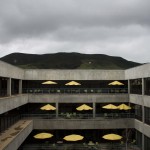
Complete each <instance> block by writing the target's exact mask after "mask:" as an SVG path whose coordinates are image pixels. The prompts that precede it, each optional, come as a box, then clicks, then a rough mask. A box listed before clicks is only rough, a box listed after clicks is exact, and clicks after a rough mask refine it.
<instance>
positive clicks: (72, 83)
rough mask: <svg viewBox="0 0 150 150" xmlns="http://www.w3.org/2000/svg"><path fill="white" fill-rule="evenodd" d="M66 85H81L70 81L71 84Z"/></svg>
mask: <svg viewBox="0 0 150 150" xmlns="http://www.w3.org/2000/svg"><path fill="white" fill-rule="evenodd" d="M65 85H81V84H80V83H78V82H76V81H70V82H68V83H66V84H65Z"/></svg>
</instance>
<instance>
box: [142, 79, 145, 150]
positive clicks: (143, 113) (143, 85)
mask: <svg viewBox="0 0 150 150" xmlns="http://www.w3.org/2000/svg"><path fill="white" fill-rule="evenodd" d="M144 87H145V84H144V78H142V101H143V103H142V122H143V124H144V120H145V111H144V91H145V88H144ZM142 150H144V134H143V133H142Z"/></svg>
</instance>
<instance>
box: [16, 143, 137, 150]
mask: <svg viewBox="0 0 150 150" xmlns="http://www.w3.org/2000/svg"><path fill="white" fill-rule="evenodd" d="M125 149H126V147H125V144H122V145H121V144H120V143H115V144H111V143H100V144H99V143H98V142H96V143H93V144H92V145H91V144H89V143H84V142H83V143H80V144H78V143H75V144H66V143H63V142H62V143H61V144H59V143H58V144H57V141H56V143H53V144H52V143H46V144H25V145H23V146H21V147H20V148H19V150H125ZM127 150H140V148H139V147H138V146H137V145H133V144H128V146H127Z"/></svg>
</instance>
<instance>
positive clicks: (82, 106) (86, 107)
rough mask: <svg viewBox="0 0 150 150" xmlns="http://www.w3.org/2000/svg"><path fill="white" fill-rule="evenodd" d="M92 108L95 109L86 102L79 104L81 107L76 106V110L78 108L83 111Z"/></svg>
mask: <svg viewBox="0 0 150 150" xmlns="http://www.w3.org/2000/svg"><path fill="white" fill-rule="evenodd" d="M92 109H93V108H92V107H90V106H88V105H86V104H83V105H81V106H79V107H77V108H76V110H78V111H82V110H92Z"/></svg>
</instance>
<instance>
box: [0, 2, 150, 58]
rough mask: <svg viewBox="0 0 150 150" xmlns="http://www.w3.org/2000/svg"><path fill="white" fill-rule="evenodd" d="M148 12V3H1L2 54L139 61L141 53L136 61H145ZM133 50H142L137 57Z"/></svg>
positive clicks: (149, 25) (149, 21)
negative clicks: (102, 56) (76, 54)
mask: <svg viewBox="0 0 150 150" xmlns="http://www.w3.org/2000/svg"><path fill="white" fill-rule="evenodd" d="M149 6H150V1H149V0H125V1H123V0H122V1H121V0H115V1H112V0H43V1H41V0H1V1H0V52H1V55H2V56H3V55H4V54H6V50H7V53H9V52H14V51H21V52H28V51H29V52H31V53H46V52H56V51H78V52H86V53H106V54H111V55H113V54H115V55H120V56H124V57H126V58H129V59H133V60H134V59H136V60H138V58H139V56H140V55H139V53H140V54H141V53H142V52H141V49H143V51H144V52H145V56H143V57H142V58H140V59H139V61H144V60H145V59H144V57H146V58H147V59H146V61H148V60H149V57H148V54H149V48H150V46H149V42H148V40H149V38H150V20H149V14H150V9H149ZM132 49H136V50H137V49H140V50H139V51H138V52H136V57H135V56H133V57H131V55H130V54H129V53H130V51H131V50H132ZM85 50H86V51H85ZM143 55H144V54H143Z"/></svg>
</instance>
